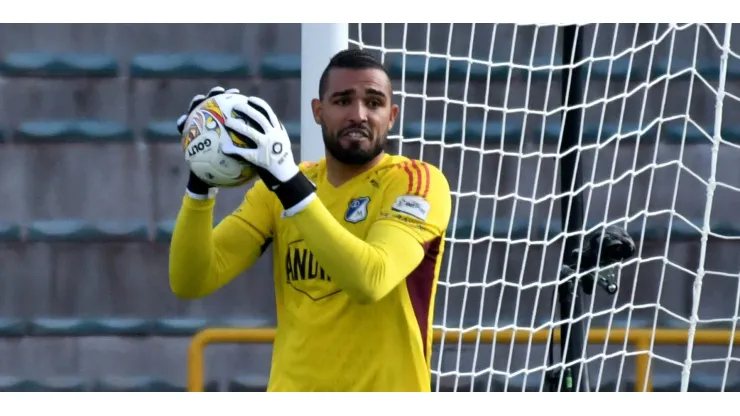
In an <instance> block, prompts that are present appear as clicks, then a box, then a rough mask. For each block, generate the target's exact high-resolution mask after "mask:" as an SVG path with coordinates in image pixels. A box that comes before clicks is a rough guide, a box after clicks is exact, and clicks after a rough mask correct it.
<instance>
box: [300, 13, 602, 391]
mask: <svg viewBox="0 0 740 416" xmlns="http://www.w3.org/2000/svg"><path fill="white" fill-rule="evenodd" d="M561 30H562V31H563V66H564V68H566V69H565V71H564V78H563V80H564V82H563V83H562V91H561V98H562V103H563V113H562V123H563V124H562V129H561V140H560V149H559V151H560V154H564V155H565V156H563V158H562V161H561V162H560V186H561V191H562V193H563V195H565V197H564V198H562V200H561V213H562V214H561V215H562V218H561V221H562V222H561V224H563V227H564V231H567V232H568V234H569V236H568V237H567V238H566V240H565V244H564V249H565V253H572V252H574V251H576V250H578V251H581V250H582V245H583V239H584V236H583V233H579V232H578V231H580V230H582V229H583V226H584V221H585V220H584V215H583V209H584V202H583V194H582V193H580V192H579V193H574V192H573V190H574V189H580V188H581V186H582V185H583V177H582V175H581V172H580V163H579V159H580V152H578V151H569V150H571V149H577V148H578V146H579V144H580V136H581V124H582V123H581V119H582V113H583V108H582V107H579V106H578V105H577V104H579V103H580V102H582V101H583V85H582V82H583V81H582V77H581V68H582V65H574V63H577V62H581V61H582V58H583V56H582V55H583V54H582V42H583V41H582V37H579V36H578V35H579V26H578V25H575V24H574V25H568V26H562V27H561ZM306 40H310V42H307V41H306ZM349 42H350V39H349V24H348V23H302V24H301V81H300V82H301V97H300V103H301V138H300V145H301V157H300V159H301V161H317V160H319V159H321V158H322V157H323V153H324V150H323V149H324V145H323V140H322V137H321V132H320V130H319V128H318V126H316V125H315V123H314V122H313V114H312V113H311V106H310V102H311V99H312V98H314V97H315V94H314V93H315V91H316V89H317V87H318V82H319V78H320V76H321V73H322V72H323V70H324V68H325V67H326V62H328V60H329V59H330V58H331V57H332V56H333V55H334V54H335V53H337V52H339V51H340V50H342V49H345V48H347V47H348V45H349ZM579 266H580V265H579V264H576V269H575V270H574V271H575V273H578V272H579V271H580V270H578V269H579ZM553 272H554V273H555V272H556V271H553ZM561 277H563V278H565V281H564V282H563V283H561V284H559V285H558V286H557V288H556V289H555V290H556V297H555V299H557V302H558V303H559V310H560V319H561V321H562V322H563V323H562V324H561V325H560V331H561V333H562V334H564V336H563V337H561V338H560V351H561V360H560V364H561V365H560V370H558V371H555V372H552V371H551V372H549V373H548V374H547V380H546V382H547V384H548V385H547V389H548V390H550V391H588V387H589V386H588V377H587V376H584V375H585V374H584V371H583V366H582V358H583V357H584V354H585V348H586V339H585V337H586V334H585V328H586V327H585V325H584V322H583V320H576V321H574V320H573V317H580V316H581V315H582V309H583V308H582V302H581V294H582V293H583V290H582V289H581V287H582V285H580V284H578V279H573V280H570V279H568V278H569V277H571V276H568V275H566V276H561ZM590 277H591V276H589V275H587V276H583V277H582V279H583V278H590ZM553 332H554V331H553ZM553 342H554V335H553V336H552V339H551V342H549V343H548V344H547V350H548V351H547V355H548V360H549V362H548V366H552V365H554V364H555V362H554V351H553V348H554V346H553V344H552V343H553ZM574 377H575V379H574ZM574 381H575V383H574Z"/></svg>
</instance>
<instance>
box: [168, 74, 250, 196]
mask: <svg viewBox="0 0 740 416" xmlns="http://www.w3.org/2000/svg"><path fill="white" fill-rule="evenodd" d="M226 93H229V94H239V90H238V89H236V88H231V89H228V90H224V89H223V88H222V87H214V88H211V90H210V91H208V94H206V95H203V94H198V95H196V96H195V97H193V99H192V100H190V105H189V106H188V110H187V112H186V113H185V114H183V115H181V116H180V117H179V118H178V119H177V131H178V132H180V134H182V132H183V130H184V129H185V121H186V120H187V119H188V116H189V115H190V113H192V112H193V110H194V109H195V107H197V106H199V105H200V104H201V103H202V102H203V101H205V100H207V99H208V98H211V97H213V96H216V95H220V94H226ZM185 189H186V190H187V192H188V194H189V195H190V196H191V197H192V198H195V199H210V198H214V197H215V196H216V193H217V191H218V190H217V189H216V188H212V187H210V186H209V185H208V184H207V183H205V182H203V181H202V180H200V178H198V177H197V176H195V174H194V173H193V172H192V171H190V176H189V177H188V183H187V185H186V188H185Z"/></svg>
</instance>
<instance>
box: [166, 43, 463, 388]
mask: <svg viewBox="0 0 740 416" xmlns="http://www.w3.org/2000/svg"><path fill="white" fill-rule="evenodd" d="M234 91H235V90H229V92H234ZM223 92H224V90H223V89H222V88H215V89H214V90H211V92H210V93H209V96H212V95H215V94H219V93H223ZM391 93H392V88H391V82H390V79H389V77H388V74H387V73H386V71H385V69H384V68H383V66H382V65H381V64H380V62H379V61H378V60H376V59H375V58H374V57H373V56H372V55H369V54H367V53H366V52H363V51H359V50H346V51H342V52H340V53H338V54H337V55H335V56H334V57H333V58H332V59H331V61H330V62H329V65H328V66H327V68H326V70H325V71H324V73H323V75H322V76H321V79H320V82H319V98H318V99H314V100H313V101H312V103H311V105H312V107H313V113H314V119H315V121H316V123H318V124H319V125H321V128H322V131H323V137H324V144H325V147H326V157H325V159H322V160H321V161H319V162H317V163H303V164H301V165H300V166H297V165H296V164H295V162H294V161H293V160H294V159H293V155H292V153H291V146H290V142H289V138H288V135H287V133H286V132H285V129H284V128H283V126H282V124H281V123H280V121H279V119H278V118H277V116H276V115H275V114H274V112H273V111H272V109H270V107H269V105H268V104H267V103H265V102H264V101H263V100H261V99H259V98H256V97H251V98H250V99H249V103H248V104H245V105H243V106H237V108H236V109H235V115H236V116H234V115H232V116H231V117H227V120H226V122H225V125H226V128H228V129H230V130H231V132H232V133H233V134H237V135H239V136H240V138H242V139H243V140H245V141H251V142H252V143H253V144H254V145H255V148H254V149H244V148H237V147H230V148H228V149H224V151H225V152H227V153H229V154H233V155H237V156H239V157H242V158H244V159H246V160H248V161H249V162H251V163H253V164H255V165H257V166H258V167H259V168H260V172H261V173H260V178H261V180H260V181H257V183H256V184H255V185H254V186H253V187H252V188H251V189H250V190H249V191H247V193H246V196H245V198H244V201H243V203H242V204H241V205H240V206H239V207H238V208H237V209H236V210H235V211H234V212H233V213H232V214H231V215H229V216H227V217H226V218H224V219H223V221H221V222H220V223H219V224H218V225H217V226H216V227H215V228H212V223H213V222H212V221H213V208H214V204H215V201H214V198H215V192H214V191H213V190H211V189H209V188H208V186H207V185H205V184H204V183H202V182H200V181H199V180H198V179H197V178H196V177H194V175H192V174H191V178H190V180H189V182H188V187H187V193H186V195H185V196H184V199H183V203H182V207H181V209H180V213H179V215H178V217H177V222H176V224H175V229H174V232H173V236H172V245H171V253H170V285H171V287H172V290H173V292H174V293H175V294H177V295H178V296H181V297H187V298H199V297H203V296H206V295H208V294H210V293H212V292H213V291H215V290H217V289H218V288H220V287H221V286H223V285H225V284H226V283H227V282H229V281H230V280H231V279H233V278H234V277H235V276H237V275H238V274H240V273H241V272H243V271H244V270H245V269H247V268H249V267H250V266H251V265H252V264H254V262H255V261H256V260H257V259H258V258H259V257H260V255H261V254H262V252H263V251H264V249H265V247H266V246H267V244H269V242H270V241H272V242H273V250H274V251H273V253H274V265H273V266H274V280H275V291H276V296H277V299H276V301H277V302H276V303H277V335H276V338H275V343H274V349H273V359H272V369H271V374H270V381H269V385H268V390H269V391H429V390H430V355H431V341H432V328H431V326H432V312H433V308H434V296H435V292H436V284H437V279H438V276H439V270H440V265H441V259H442V252H443V249H444V236H445V230H446V229H447V225H448V223H449V219H450V211H451V196H450V188H449V184H448V182H447V180H446V178H445V177H444V175H443V174H442V173H441V172H440V171H439V169H437V168H436V167H434V166H431V165H429V164H427V163H425V162H421V161H418V160H410V159H408V158H405V157H402V156H393V155H389V154H386V153H385V152H384V149H385V146H386V142H387V136H388V131H389V130H390V129H391V128H392V126H393V123H394V122H395V120H396V116H397V114H398V106H397V105H394V104H393V103H392V101H391V98H392V95H391ZM204 98H206V97H204V96H202V95H200V96H196V97H195V98H194V99H193V101H192V102H191V107H190V108H191V109H192V108H193V107H194V106H195V105H197V104H198V103H200V102H202V101H203V99H204ZM182 121H184V118H181V122H180V123H179V125H180V128H182V126H181V125H182Z"/></svg>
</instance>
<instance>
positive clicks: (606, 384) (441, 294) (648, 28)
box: [350, 24, 740, 391]
mask: <svg viewBox="0 0 740 416" xmlns="http://www.w3.org/2000/svg"><path fill="white" fill-rule="evenodd" d="M732 29H733V27H732V25H724V24H718V25H714V24H687V25H668V24H647V25H634V24H629V25H622V24H589V25H584V26H580V27H579V28H578V30H577V39H578V40H579V42H580V45H581V53H582V59H581V60H579V61H578V62H575V64H572V63H571V61H572V59H571V56H569V57H566V60H565V61H564V60H563V54H564V53H563V51H564V44H565V43H566V42H564V40H563V30H564V29H563V27H562V26H553V25H513V24H491V25H472V24H430V25H423V24H372V25H371V24H359V25H351V26H350V39H351V40H350V44H352V45H354V46H356V47H360V48H363V49H367V50H372V51H375V52H377V53H378V56H380V57H382V59H383V61H384V63H385V64H386V65H387V67H388V68H389V71H390V73H391V75H392V78H393V85H394V90H395V101H396V103H398V104H399V105H400V107H401V111H400V114H399V120H398V122H397V125H396V128H394V131H393V135H392V137H391V143H392V144H393V146H394V148H393V149H392V150H393V151H395V152H398V153H400V154H403V155H407V156H410V157H416V158H420V159H422V160H425V161H428V162H430V163H433V164H435V165H436V166H439V167H440V168H441V169H442V170H443V172H444V173H445V174H446V176H447V178H448V180H449V182H450V185H451V188H452V190H453V204H454V205H453V218H452V220H451V221H452V223H451V226H450V229H449V232H448V236H447V237H448V238H447V248H446V259H445V265H444V268H443V271H442V274H441V276H440V282H439V287H438V293H437V304H436V315H435V322H434V323H435V328H436V329H437V330H440V331H441V333H442V337H441V338H438V340H437V342H436V343H435V349H434V356H433V358H432V368H433V380H434V383H435V389H437V390H447V391H449V390H453V391H503V390H505V391H522V390H527V391H529V390H533V391H540V390H545V391H546V390H547V389H548V387H547V382H546V380H545V377H543V375H544V374H545V372H546V371H547V370H552V369H557V368H560V367H562V364H561V360H560V358H559V357H560V353H561V351H560V346H559V341H557V340H556V341H555V342H551V338H550V336H549V333H550V332H551V331H552V330H553V329H557V328H559V327H560V325H561V324H563V323H570V324H574V323H581V324H582V326H583V329H584V330H585V332H586V334H587V338H588V342H587V347H586V348H585V352H584V353H583V354H581V355H580V356H578V357H575V358H574V360H575V361H574V362H578V363H582V364H583V366H582V367H581V368H582V371H581V373H580V374H579V375H577V376H578V377H581V378H582V379H583V380H586V382H584V383H583V386H580V387H578V388H579V389H580V390H583V389H584V388H588V389H589V390H591V391H596V390H599V391H605V390H610V391H615V390H618V391H632V390H638V391H658V390H668V391H671V390H675V391H679V390H683V391H686V390H725V391H726V390H738V389H740V372H739V371H738V366H737V365H736V364H735V363H736V362H737V358H736V357H737V356H738V353H737V352H736V351H735V350H734V348H733V346H734V338H735V332H736V331H735V327H736V320H737V317H738V305H739V302H740V286H739V285H738V281H739V278H740V256H738V255H737V252H736V250H737V246H736V245H734V241H733V240H734V239H736V238H738V236H740V232H739V229H740V212H739V211H738V208H737V207H738V204H737V203H738V202H740V192H738V191H740V188H739V187H740V175H739V174H738V166H740V151H739V149H738V143H740V124H735V123H737V122H736V119H737V116H736V114H738V112H737V110H740V106H739V102H740V101H739V100H738V96H739V95H740V92H739V91H738V90H740V88H739V87H740V80H738V76H740V71H738V68H740V66H738V65H736V64H737V58H738V55H737V54H736V53H735V52H734V51H735V50H738V48H737V47H736V45H737V41H738V39H737V37H738V36H735V38H734V39H733V38H732V36H731V35H732ZM735 29H736V30H735V32H737V28H735ZM564 62H565V63H564ZM575 67H580V71H579V72H576V73H573V72H570V73H571V74H572V75H574V76H573V78H572V79H571V83H568V82H567V76H566V75H567V74H568V73H569V69H571V68H575ZM575 83H579V84H578V86H580V89H581V92H582V98H581V99H580V100H579V101H578V102H575V103H574V104H573V105H572V106H569V107H568V109H570V110H578V111H572V114H576V113H578V115H579V117H580V121H581V122H580V123H578V124H577V125H576V127H577V131H575V133H574V134H575V137H573V136H574V134H571V133H569V132H567V131H566V132H565V133H564V129H563V124H562V116H563V110H564V104H563V103H564V101H563V97H564V94H568V93H572V91H577V89H576V86H575ZM566 103H567V102H566ZM568 117H571V116H570V115H568ZM563 140H575V141H576V143H577V146H576V147H575V149H574V150H571V151H569V152H564V151H562V150H561V143H562V141H563ZM567 154H573V155H577V160H578V162H579V166H580V177H581V181H578V180H576V181H575V183H571V184H567V185H568V186H567V187H566V188H565V190H563V189H562V188H561V186H562V185H561V178H562V177H561V175H562V172H563V170H564V169H572V166H568V165H569V163H564V160H565V158H566V155H567ZM571 196H581V198H582V203H583V205H582V207H583V216H584V217H585V225H584V226H583V227H579V229H578V230H576V231H574V232H572V233H571V234H572V235H574V236H576V237H578V236H585V235H587V234H589V233H591V232H594V231H598V230H601V229H603V227H605V226H607V225H614V226H618V227H621V228H623V229H625V230H627V231H628V233H629V235H630V236H631V237H632V239H633V240H634V242H635V244H636V247H637V250H636V252H635V254H634V256H633V257H632V258H631V259H628V260H626V261H624V262H622V263H620V264H618V265H616V266H615V267H616V269H615V270H616V281H617V282H618V287H619V289H618V291H617V293H616V294H614V295H610V294H608V293H607V292H606V291H604V290H599V289H596V290H594V292H593V294H592V295H591V296H582V297H581V300H582V304H583V308H582V310H583V312H582V313H581V314H579V315H578V316H573V317H568V318H567V319H565V320H563V319H561V313H560V306H559V303H558V300H557V299H556V298H555V296H554V293H555V287H556V283H557V282H558V279H559V270H560V266H561V264H562V263H563V262H564V261H565V260H564V258H565V257H566V253H565V252H564V251H565V250H564V242H565V240H566V239H565V238H564V237H565V233H564V232H563V230H564V229H567V228H566V227H565V224H564V223H563V218H564V217H563V216H562V213H563V207H562V201H563V199H564V198H568V197H571ZM572 203H573V204H577V203H578V199H572ZM565 218H566V219H567V218H570V217H568V216H566V217H565ZM568 221H570V219H569V220H568ZM549 344H555V345H554V351H555V355H554V357H555V358H554V360H552V361H549V360H548V345H549ZM574 376H575V375H574ZM558 388H559V387H558Z"/></svg>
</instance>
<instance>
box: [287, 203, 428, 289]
mask: <svg viewBox="0 0 740 416" xmlns="http://www.w3.org/2000/svg"><path fill="white" fill-rule="evenodd" d="M287 220H288V221H291V222H292V223H293V224H294V225H295V226H296V228H298V230H299V231H300V233H301V236H302V237H303V239H304V241H305V242H306V244H307V246H308V248H309V249H310V250H311V253H313V255H314V257H315V258H316V259H317V260H318V262H319V263H320V264H321V266H322V268H324V270H325V271H326V272H327V273H328V274H329V275H330V276H331V279H332V282H334V284H336V285H337V286H338V287H339V288H340V289H342V290H344V291H345V292H347V294H349V295H350V296H351V297H353V298H355V299H356V300H358V301H359V302H362V303H368V302H374V301H377V300H379V299H381V298H383V297H384V296H385V295H387V294H388V293H389V292H390V291H391V290H392V289H393V288H395V287H396V286H397V285H398V284H399V283H400V282H401V281H402V280H403V279H405V278H406V276H408V275H409V274H410V273H411V272H412V271H413V270H414V269H415V268H416V267H417V266H418V265H419V263H420V262H421V260H422V258H423V257H424V250H423V248H422V246H421V244H419V243H418V242H417V241H416V239H414V238H413V237H412V236H411V235H409V234H408V233H406V232H405V231H402V230H400V229H398V228H397V227H395V226H393V225H383V224H382V223H380V224H377V225H376V226H374V227H373V231H371V235H369V236H368V238H367V241H363V240H362V239H360V238H357V237H355V236H354V235H353V234H352V233H350V232H349V231H347V230H346V229H345V228H344V227H342V226H341V225H340V224H338V223H337V221H336V220H335V219H334V218H333V217H332V216H331V214H330V213H329V212H328V211H327V210H326V208H325V207H324V205H323V204H322V203H321V201H319V200H318V198H317V199H314V200H313V201H312V202H311V203H309V204H308V206H306V207H305V208H304V209H303V210H301V211H300V212H299V213H298V214H295V215H293V216H291V217H288V219H287Z"/></svg>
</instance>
